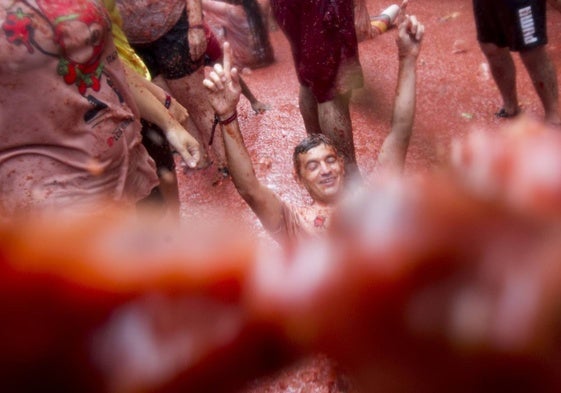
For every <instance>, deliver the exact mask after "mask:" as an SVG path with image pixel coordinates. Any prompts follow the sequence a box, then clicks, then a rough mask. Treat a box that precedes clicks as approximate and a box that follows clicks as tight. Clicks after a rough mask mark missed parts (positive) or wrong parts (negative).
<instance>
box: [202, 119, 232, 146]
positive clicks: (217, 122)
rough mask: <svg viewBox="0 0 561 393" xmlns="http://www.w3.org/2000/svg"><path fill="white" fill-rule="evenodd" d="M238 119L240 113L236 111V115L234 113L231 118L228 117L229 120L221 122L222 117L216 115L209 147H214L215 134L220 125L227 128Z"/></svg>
mask: <svg viewBox="0 0 561 393" xmlns="http://www.w3.org/2000/svg"><path fill="white" fill-rule="evenodd" d="M237 118H238V111H237V110H234V113H232V115H230V117H228V118H227V119H224V120H220V117H219V116H218V115H217V114H214V122H213V123H212V130H211V131H210V140H209V141H208V145H209V146H210V145H212V142H213V141H214V133H215V132H216V126H217V125H218V124H220V125H221V126H225V125H227V124H230V123H231V122H233V121H234V120H236V119H237Z"/></svg>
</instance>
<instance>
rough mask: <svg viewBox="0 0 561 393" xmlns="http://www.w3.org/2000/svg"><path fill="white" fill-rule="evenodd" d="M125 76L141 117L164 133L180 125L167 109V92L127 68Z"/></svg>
mask: <svg viewBox="0 0 561 393" xmlns="http://www.w3.org/2000/svg"><path fill="white" fill-rule="evenodd" d="M125 75H126V77H127V83H128V85H129V87H130V89H131V92H132V94H133V97H134V100H135V102H136V105H137V107H138V110H139V112H140V117H142V118H143V119H144V120H146V121H149V122H150V123H153V124H155V125H157V126H158V127H160V128H161V129H162V130H163V131H164V132H165V131H167V130H170V129H175V128H177V126H178V125H179V124H178V122H177V120H175V119H174V118H173V116H172V115H171V114H170V113H169V111H168V110H167V108H166V107H165V100H166V93H165V91H164V90H163V89H161V88H160V87H158V86H156V85H154V84H153V83H151V82H150V81H148V80H146V79H144V78H143V77H142V76H140V75H138V74H137V73H136V72H134V71H133V70H131V69H128V68H127V67H125ZM156 94H157V95H158V96H156ZM170 99H171V98H170Z"/></svg>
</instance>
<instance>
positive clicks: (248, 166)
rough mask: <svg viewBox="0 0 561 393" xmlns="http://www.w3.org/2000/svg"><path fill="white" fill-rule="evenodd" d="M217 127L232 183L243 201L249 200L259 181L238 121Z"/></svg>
mask: <svg viewBox="0 0 561 393" xmlns="http://www.w3.org/2000/svg"><path fill="white" fill-rule="evenodd" d="M222 118H226V116H222ZM219 127H220V128H221V130H222V135H223V139H224V149H225V151H226V159H227V161H228V170H229V172H230V175H231V176H232V181H233V182H234V184H235V186H236V188H237V189H238V191H239V193H240V194H241V196H242V197H243V198H244V199H246V198H251V191H252V190H255V189H256V186H257V185H258V184H259V181H258V179H257V176H256V175H255V170H254V168H253V164H252V162H251V157H250V155H249V152H248V151H247V148H246V146H245V143H244V140H243V136H242V134H241V132H240V128H239V123H238V120H237V119H236V120H233V121H232V122H230V123H229V124H226V125H220V126H219ZM246 201H247V199H246Z"/></svg>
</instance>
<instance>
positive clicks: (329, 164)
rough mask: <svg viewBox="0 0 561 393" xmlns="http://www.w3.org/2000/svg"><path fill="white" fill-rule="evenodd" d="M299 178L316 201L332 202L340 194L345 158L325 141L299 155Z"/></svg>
mask: <svg viewBox="0 0 561 393" xmlns="http://www.w3.org/2000/svg"><path fill="white" fill-rule="evenodd" d="M298 160H299V171H298V172H299V173H298V180H299V181H300V183H302V185H303V186H304V187H305V188H306V190H308V192H309V193H310V196H311V197H312V198H313V199H314V201H316V202H320V203H324V204H332V203H334V202H335V201H336V199H337V197H338V196H339V194H340V191H341V188H342V184H343V178H344V175H345V168H344V163H343V158H342V157H340V156H339V155H338V154H337V151H336V150H335V149H334V148H333V147H332V146H329V145H326V144H325V143H320V144H319V145H318V146H316V147H313V148H311V149H310V150H308V151H307V152H304V153H300V154H299V155H298Z"/></svg>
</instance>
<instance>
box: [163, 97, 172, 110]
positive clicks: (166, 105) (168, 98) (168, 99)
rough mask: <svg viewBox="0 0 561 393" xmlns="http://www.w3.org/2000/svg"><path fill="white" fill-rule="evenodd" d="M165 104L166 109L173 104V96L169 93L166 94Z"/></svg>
mask: <svg viewBox="0 0 561 393" xmlns="http://www.w3.org/2000/svg"><path fill="white" fill-rule="evenodd" d="M164 106H165V107H166V109H169V107H170V106H171V96H170V95H169V94H166V101H165V102H164Z"/></svg>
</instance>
